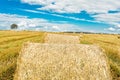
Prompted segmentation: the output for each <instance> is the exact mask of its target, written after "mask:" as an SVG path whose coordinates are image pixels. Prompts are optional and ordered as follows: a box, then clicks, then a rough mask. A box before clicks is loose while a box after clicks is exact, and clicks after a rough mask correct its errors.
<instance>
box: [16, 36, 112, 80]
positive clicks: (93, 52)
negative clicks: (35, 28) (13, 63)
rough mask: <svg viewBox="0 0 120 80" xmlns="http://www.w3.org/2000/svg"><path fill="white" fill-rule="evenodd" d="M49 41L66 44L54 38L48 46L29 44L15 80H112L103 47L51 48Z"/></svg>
mask: <svg viewBox="0 0 120 80" xmlns="http://www.w3.org/2000/svg"><path fill="white" fill-rule="evenodd" d="M50 36H52V35H51V34H50ZM50 36H49V37H50ZM54 36H55V38H54ZM57 36H58V37H59V38H57ZM60 38H61V39H60ZM63 38H64V39H65V36H64V37H63ZM68 38H69V40H71V39H73V40H71V41H73V42H79V41H76V40H75V41H74V37H72V38H70V37H67V36H66V39H68ZM49 39H50V41H52V39H53V40H55V39H56V40H55V42H57V43H59V41H60V43H61V40H63V41H64V39H62V37H61V35H60V36H59V35H53V36H52V39H51V38H47V41H46V42H48V43H45V44H39V43H29V44H27V45H26V46H24V48H23V49H22V51H21V53H20V56H19V59H18V64H17V72H16V75H15V79H14V80H111V75H110V71H109V66H108V63H107V58H106V56H105V55H104V53H103V52H102V50H101V49H100V48H99V47H96V46H93V45H82V44H51V43H50V41H49ZM75 39H76V38H75ZM52 42H53V43H54V41H52ZM67 42H68V43H69V41H67ZM63 43H64V42H63Z"/></svg>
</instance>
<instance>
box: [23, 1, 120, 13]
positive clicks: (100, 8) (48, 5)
mask: <svg viewBox="0 0 120 80" xmlns="http://www.w3.org/2000/svg"><path fill="white" fill-rule="evenodd" d="M21 1H22V2H23V3H29V4H31V5H36V4H37V5H41V6H42V7H40V8H38V9H39V10H48V11H53V12H59V13H79V12H81V11H83V10H85V11H87V12H88V13H107V12H108V11H109V10H116V9H118V8H120V4H119V0H100V1H95V0H62V1H61V0H21Z"/></svg>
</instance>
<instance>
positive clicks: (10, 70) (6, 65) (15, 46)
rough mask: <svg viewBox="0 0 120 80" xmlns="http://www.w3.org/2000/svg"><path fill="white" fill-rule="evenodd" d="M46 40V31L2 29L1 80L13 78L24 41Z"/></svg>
mask: <svg viewBox="0 0 120 80" xmlns="http://www.w3.org/2000/svg"><path fill="white" fill-rule="evenodd" d="M28 41H30V42H39V43H42V42H44V32H30V31H0V80H12V79H13V74H14V72H15V69H16V59H17V56H18V53H19V51H20V49H21V47H22V44H23V43H24V42H28Z"/></svg>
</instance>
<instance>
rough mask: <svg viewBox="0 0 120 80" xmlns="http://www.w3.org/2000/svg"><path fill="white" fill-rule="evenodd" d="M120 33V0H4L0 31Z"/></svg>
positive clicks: (0, 5) (0, 7)
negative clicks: (12, 25)
mask: <svg viewBox="0 0 120 80" xmlns="http://www.w3.org/2000/svg"><path fill="white" fill-rule="evenodd" d="M13 23H16V24H18V26H19V28H18V29H19V30H44V31H88V32H104V33H120V3H119V0H114V1H113V0H101V1H95V0H62V1H61V0H1V1H0V30H9V29H10V25H11V24H13Z"/></svg>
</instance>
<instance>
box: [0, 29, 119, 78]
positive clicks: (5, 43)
mask: <svg viewBox="0 0 120 80" xmlns="http://www.w3.org/2000/svg"><path fill="white" fill-rule="evenodd" d="M62 34H63V33H62ZM68 35H75V36H81V35H82V36H81V39H80V43H81V44H88V45H89V44H95V45H98V46H100V47H101V48H103V49H104V53H105V54H106V55H107V57H108V60H109V64H110V68H111V72H112V76H113V78H114V79H115V80H119V79H120V78H119V77H120V39H118V36H119V35H107V34H71V33H70V34H68ZM45 36H46V33H44V32H32V31H18V32H17V31H0V80H12V79H13V75H14V72H15V70H16V62H17V61H16V59H17V57H18V55H19V52H20V50H21V47H22V45H23V43H25V42H28V41H29V42H37V43H43V42H44V39H45Z"/></svg>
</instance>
